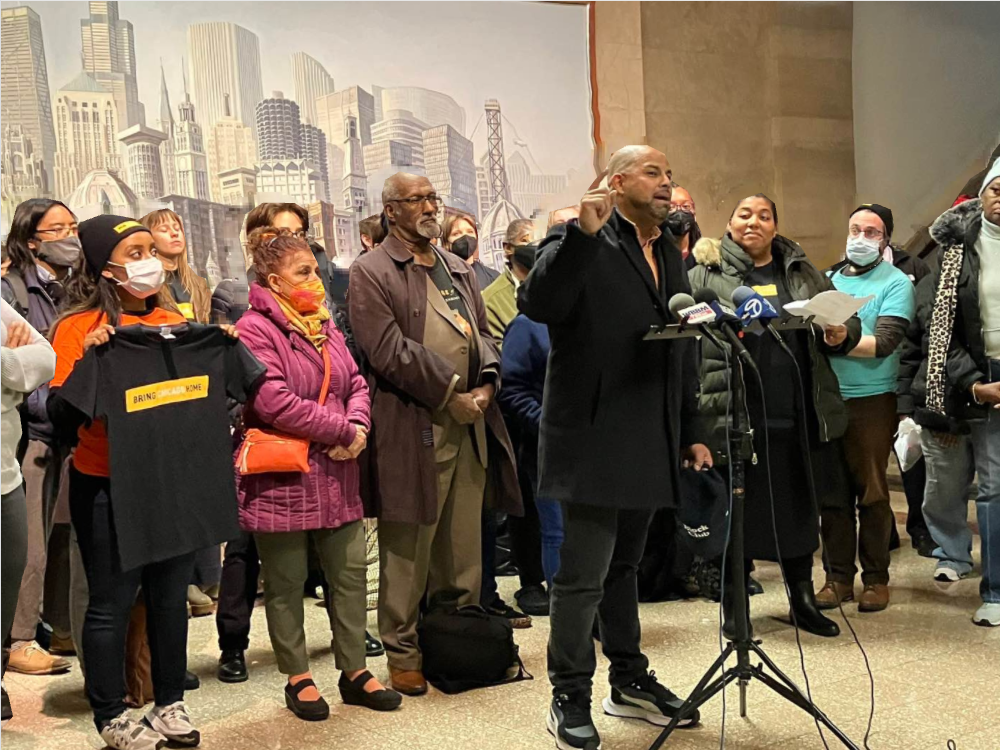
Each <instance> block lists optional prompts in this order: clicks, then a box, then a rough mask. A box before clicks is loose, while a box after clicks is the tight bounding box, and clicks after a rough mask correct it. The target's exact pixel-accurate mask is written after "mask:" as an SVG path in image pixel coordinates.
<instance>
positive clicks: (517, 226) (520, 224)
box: [503, 219, 535, 245]
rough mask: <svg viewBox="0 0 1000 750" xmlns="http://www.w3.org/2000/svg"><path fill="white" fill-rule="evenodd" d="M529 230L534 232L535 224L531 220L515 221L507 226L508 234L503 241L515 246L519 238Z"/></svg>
mask: <svg viewBox="0 0 1000 750" xmlns="http://www.w3.org/2000/svg"><path fill="white" fill-rule="evenodd" d="M527 228H530V229H531V230H532V231H534V229H535V222H534V221H532V220H531V219H514V221H512V222H511V223H510V224H508V225H507V234H506V235H505V236H504V238H503V241H504V242H505V243H507V244H508V245H513V244H514V243H515V242H517V236H518V235H519V234H521V232H523V231H524V230H525V229H527Z"/></svg>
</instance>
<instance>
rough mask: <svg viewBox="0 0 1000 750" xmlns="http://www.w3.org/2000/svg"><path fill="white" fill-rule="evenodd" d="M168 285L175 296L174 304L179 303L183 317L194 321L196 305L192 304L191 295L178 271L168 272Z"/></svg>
mask: <svg viewBox="0 0 1000 750" xmlns="http://www.w3.org/2000/svg"><path fill="white" fill-rule="evenodd" d="M167 285H168V286H169V287H170V293H171V294H172V295H174V302H176V303H177V308H178V309H179V310H180V311H181V315H183V316H184V317H185V318H187V319H188V320H194V305H193V304H192V302H191V295H190V294H189V293H188V290H187V289H185V288H184V285H183V284H182V283H181V277H180V275H179V274H178V273H177V272H176V271H168V272H167Z"/></svg>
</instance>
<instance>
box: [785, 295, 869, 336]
mask: <svg viewBox="0 0 1000 750" xmlns="http://www.w3.org/2000/svg"><path fill="white" fill-rule="evenodd" d="M873 299H875V297H874V296H870V297H862V298H861V299H855V298H854V297H852V296H851V295H849V294H845V293H844V292H838V291H836V290H835V289H831V290H830V291H828V292H820V293H819V294H817V295H816V296H815V297H813V298H812V299H808V300H803V301H797V302H789V303H788V304H787V305H785V306H784V309H785V312H787V313H789V314H790V315H798V316H800V317H803V318H809V317H812V318H815V323H816V325H819V326H824V327H825V326H840V325H843V324H844V323H846V322H847V321H848V320H850V319H851V317H852V316H853V315H854V314H855V313H857V312H858V310H860V309H861V308H862V307H864V306H865V305H867V304H868V303H869V302H871V301H872V300H873Z"/></svg>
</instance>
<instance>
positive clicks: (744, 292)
mask: <svg viewBox="0 0 1000 750" xmlns="http://www.w3.org/2000/svg"><path fill="white" fill-rule="evenodd" d="M733 302H735V303H736V304H737V305H739V309H738V310H737V311H736V313H737V315H739V316H740V319H741V320H742V321H743V325H745V326H748V325H750V324H751V323H753V322H754V321H755V320H756V321H759V322H760V324H761V326H763V328H764V330H765V331H767V332H769V333H770V334H771V336H773V337H774V340H775V341H777V342H778V346H780V347H781V348H782V350H783V351H784V352H785V354H787V355H788V356H789V357H791V358H792V359H793V360H794V359H795V354H794V353H793V352H792V350H791V349H789V348H788V343H787V342H786V341H785V339H784V337H783V336H782V335H781V334H780V333H778V332H777V331H776V330H774V328H773V327H772V326H771V321H772V320H774V319H776V318H780V317H781V316H780V315H779V314H778V311H777V310H775V309H774V305H772V304H771V303H770V302H768V301H767V300H766V299H765V298H764V297H762V296H761V295H759V294H757V292H755V291H754V290H753V289H751V288H750V287H748V286H741V287H737V289H736V291H735V292H733Z"/></svg>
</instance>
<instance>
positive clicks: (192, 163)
mask: <svg viewBox="0 0 1000 750" xmlns="http://www.w3.org/2000/svg"><path fill="white" fill-rule="evenodd" d="M177 111H178V113H179V114H180V118H179V120H178V122H177V125H176V128H175V130H174V163H175V164H176V165H177V192H178V194H180V195H186V196H187V197H188V198H197V199H198V200H202V201H207V200H208V160H207V159H206V157H205V142H204V138H203V137H202V130H201V125H199V124H198V122H197V121H196V119H195V110H194V104H192V103H191V96H190V95H189V94H188V92H187V85H186V81H185V86H184V101H183V102H182V103H181V104H180V106H178V107H177Z"/></svg>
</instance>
